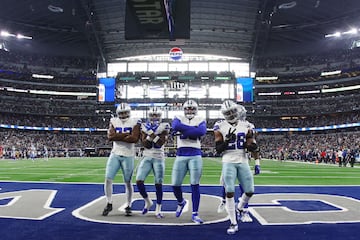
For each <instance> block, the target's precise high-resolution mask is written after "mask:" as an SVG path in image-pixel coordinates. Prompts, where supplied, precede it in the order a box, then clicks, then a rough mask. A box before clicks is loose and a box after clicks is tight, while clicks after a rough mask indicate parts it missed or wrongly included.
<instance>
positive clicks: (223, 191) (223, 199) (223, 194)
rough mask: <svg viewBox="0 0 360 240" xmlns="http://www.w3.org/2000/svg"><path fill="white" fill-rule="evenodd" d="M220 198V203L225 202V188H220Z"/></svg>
mask: <svg viewBox="0 0 360 240" xmlns="http://www.w3.org/2000/svg"><path fill="white" fill-rule="evenodd" d="M221 194H222V195H221V197H222V201H223V202H225V201H226V199H225V198H226V191H225V187H224V186H223V187H222V191H221Z"/></svg>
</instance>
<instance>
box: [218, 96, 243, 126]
mask: <svg viewBox="0 0 360 240" xmlns="http://www.w3.org/2000/svg"><path fill="white" fill-rule="evenodd" d="M244 110H245V108H244V107H243V106H241V105H238V104H236V103H235V102H234V101H232V100H225V101H224V102H223V104H222V105H221V113H222V115H223V116H224V118H225V120H226V121H227V122H228V123H230V124H234V123H236V122H237V121H238V120H242V119H243V117H244V116H245V117H246V110H245V112H244ZM244 114H245V115H244ZM244 120H245V118H244Z"/></svg>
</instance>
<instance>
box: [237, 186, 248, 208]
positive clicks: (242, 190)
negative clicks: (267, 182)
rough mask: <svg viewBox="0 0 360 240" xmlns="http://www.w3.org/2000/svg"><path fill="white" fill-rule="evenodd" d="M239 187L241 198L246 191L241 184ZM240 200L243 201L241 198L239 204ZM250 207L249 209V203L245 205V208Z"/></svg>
mask: <svg viewBox="0 0 360 240" xmlns="http://www.w3.org/2000/svg"><path fill="white" fill-rule="evenodd" d="M239 187H240V196H242V195H243V193H244V189H243V188H242V186H241V184H239ZM240 200H241V197H240V198H239V202H240ZM248 207H249V203H245V205H244V207H243V208H248Z"/></svg>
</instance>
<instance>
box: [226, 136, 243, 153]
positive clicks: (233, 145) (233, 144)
mask: <svg viewBox="0 0 360 240" xmlns="http://www.w3.org/2000/svg"><path fill="white" fill-rule="evenodd" d="M244 145H245V133H243V132H239V133H238V134H237V135H236V139H235V140H233V141H230V142H229V144H228V147H227V149H229V150H234V149H244Z"/></svg>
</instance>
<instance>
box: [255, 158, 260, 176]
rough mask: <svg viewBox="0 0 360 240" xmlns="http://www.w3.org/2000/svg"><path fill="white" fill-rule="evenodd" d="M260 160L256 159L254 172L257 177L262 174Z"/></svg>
mask: <svg viewBox="0 0 360 240" xmlns="http://www.w3.org/2000/svg"><path fill="white" fill-rule="evenodd" d="M260 171H261V169H260V159H255V169H254V172H255V175H258V174H260Z"/></svg>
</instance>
